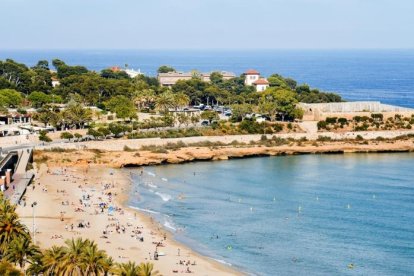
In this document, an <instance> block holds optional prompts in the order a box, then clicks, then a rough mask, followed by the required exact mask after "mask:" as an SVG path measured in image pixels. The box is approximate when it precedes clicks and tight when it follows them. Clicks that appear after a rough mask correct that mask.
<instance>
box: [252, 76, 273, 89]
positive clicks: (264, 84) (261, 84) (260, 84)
mask: <svg viewBox="0 0 414 276" xmlns="http://www.w3.org/2000/svg"><path fill="white" fill-rule="evenodd" d="M253 85H254V86H256V91H257V92H262V91H265V90H266V89H267V88H268V87H269V82H268V81H267V79H265V78H261V79H258V80H257V81H255V82H254V83H253Z"/></svg>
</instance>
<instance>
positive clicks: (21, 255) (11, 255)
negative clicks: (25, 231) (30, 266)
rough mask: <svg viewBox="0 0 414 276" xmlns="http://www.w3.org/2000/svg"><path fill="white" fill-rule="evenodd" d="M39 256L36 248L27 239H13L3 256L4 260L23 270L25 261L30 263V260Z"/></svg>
mask: <svg viewBox="0 0 414 276" xmlns="http://www.w3.org/2000/svg"><path fill="white" fill-rule="evenodd" d="M38 254H40V250H39V248H38V247H37V246H35V245H33V244H32V243H31V240H30V239H29V238H28V237H19V238H17V239H13V241H12V242H11V243H10V245H9V247H8V248H7V250H6V253H5V254H4V259H5V260H7V261H9V262H11V263H14V264H18V265H19V266H20V268H24V266H25V263H26V261H28V262H29V263H32V261H31V260H32V258H33V257H35V256H36V255H38Z"/></svg>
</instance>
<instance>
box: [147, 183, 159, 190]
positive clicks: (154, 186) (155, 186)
mask: <svg viewBox="0 0 414 276" xmlns="http://www.w3.org/2000/svg"><path fill="white" fill-rule="evenodd" d="M147 186H148V187H151V188H154V189H157V188H158V186H157V185H154V184H152V183H148V184H147Z"/></svg>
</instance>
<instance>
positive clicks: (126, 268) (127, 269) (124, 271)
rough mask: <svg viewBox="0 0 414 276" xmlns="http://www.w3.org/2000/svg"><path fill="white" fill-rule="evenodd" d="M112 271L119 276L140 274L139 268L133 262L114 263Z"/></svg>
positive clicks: (138, 275) (137, 275)
mask: <svg viewBox="0 0 414 276" xmlns="http://www.w3.org/2000/svg"><path fill="white" fill-rule="evenodd" d="M114 273H115V274H116V275H119V276H140V268H139V266H138V265H137V264H136V263H135V262H131V261H129V262H128V263H122V264H116V267H115V269H114Z"/></svg>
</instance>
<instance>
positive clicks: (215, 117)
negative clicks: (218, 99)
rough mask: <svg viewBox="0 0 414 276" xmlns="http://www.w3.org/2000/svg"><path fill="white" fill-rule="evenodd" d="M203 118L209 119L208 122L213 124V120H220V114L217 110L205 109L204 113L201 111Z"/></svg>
mask: <svg viewBox="0 0 414 276" xmlns="http://www.w3.org/2000/svg"><path fill="white" fill-rule="evenodd" d="M201 119H203V120H208V122H209V123H210V124H211V122H212V121H213V120H218V119H219V115H218V114H217V112H216V111H212V110H207V111H203V113H201Z"/></svg>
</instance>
